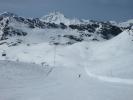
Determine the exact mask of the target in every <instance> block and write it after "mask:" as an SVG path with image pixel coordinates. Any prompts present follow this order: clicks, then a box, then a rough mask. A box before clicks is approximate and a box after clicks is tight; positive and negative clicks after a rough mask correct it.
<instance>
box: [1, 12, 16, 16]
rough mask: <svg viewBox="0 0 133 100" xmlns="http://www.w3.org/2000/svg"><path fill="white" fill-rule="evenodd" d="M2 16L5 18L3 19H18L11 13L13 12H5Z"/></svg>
mask: <svg viewBox="0 0 133 100" xmlns="http://www.w3.org/2000/svg"><path fill="white" fill-rule="evenodd" d="M0 16H3V17H17V15H16V14H14V13H11V12H4V13H2V14H0Z"/></svg>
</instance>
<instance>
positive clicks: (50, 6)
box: [0, 0, 133, 21]
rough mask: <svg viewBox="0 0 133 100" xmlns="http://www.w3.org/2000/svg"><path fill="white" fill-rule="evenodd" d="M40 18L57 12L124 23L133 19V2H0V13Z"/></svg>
mask: <svg viewBox="0 0 133 100" xmlns="http://www.w3.org/2000/svg"><path fill="white" fill-rule="evenodd" d="M4 11H8V12H13V13H16V14H18V15H20V16H25V17H41V16H43V15H45V14H48V13H49V12H53V11H59V12H61V13H63V14H64V15H65V16H67V17H70V18H73V17H77V18H80V19H82V18H84V19H93V20H94V19H95V20H103V21H107V20H115V21H126V20H128V19H133V0H0V13H2V12H4Z"/></svg>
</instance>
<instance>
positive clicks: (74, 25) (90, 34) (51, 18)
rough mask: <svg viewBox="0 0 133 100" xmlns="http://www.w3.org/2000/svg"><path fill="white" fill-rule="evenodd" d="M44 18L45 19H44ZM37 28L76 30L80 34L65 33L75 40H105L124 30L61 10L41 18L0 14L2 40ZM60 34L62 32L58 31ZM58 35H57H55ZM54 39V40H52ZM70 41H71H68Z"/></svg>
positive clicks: (23, 34) (22, 34) (65, 36)
mask: <svg viewBox="0 0 133 100" xmlns="http://www.w3.org/2000/svg"><path fill="white" fill-rule="evenodd" d="M42 19H43V20H42ZM36 29H41V30H42V29H44V33H45V29H49V30H50V29H52V30H53V29H55V30H57V29H60V30H62V31H66V30H67V31H68V30H69V31H68V33H73V31H75V32H76V33H78V36H75V35H74V34H69V35H68V34H64V35H63V36H62V37H63V38H68V39H70V40H74V41H82V40H86V39H87V40H97V41H99V40H104V39H110V38H112V37H114V36H116V35H118V34H119V33H121V32H122V29H121V28H120V27H118V26H115V25H113V24H111V23H109V22H98V21H91V20H90V21H88V20H82V21H81V20H77V19H72V20H71V19H67V18H65V17H64V15H63V14H61V13H59V12H55V13H50V15H46V16H45V17H43V18H41V19H39V18H23V17H20V16H17V15H16V14H12V13H9V12H5V13H3V14H1V15H0V35H1V37H0V38H1V40H6V39H8V38H10V37H11V36H25V35H27V34H30V33H29V31H27V30H30V31H31V30H34V31H35V30H36ZM57 34H58V35H60V34H61V33H59V32H58V33H57ZM55 37H57V35H56V36H55ZM50 41H52V40H50ZM68 42H69V41H68Z"/></svg>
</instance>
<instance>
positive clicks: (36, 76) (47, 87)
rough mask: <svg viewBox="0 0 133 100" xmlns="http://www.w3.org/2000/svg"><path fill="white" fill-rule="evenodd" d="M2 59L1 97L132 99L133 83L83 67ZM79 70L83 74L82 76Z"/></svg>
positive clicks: (10, 99) (16, 99)
mask: <svg viewBox="0 0 133 100" xmlns="http://www.w3.org/2000/svg"><path fill="white" fill-rule="evenodd" d="M49 70H50V69H48V68H47V67H46V68H45V67H43V68H42V66H38V65H35V64H26V63H20V62H11V61H0V100H118V99H120V100H132V98H133V87H132V85H127V84H121V83H119V84H114V83H108V82H107V83H106V82H104V81H99V80H96V79H94V78H91V77H88V75H87V73H86V72H85V70H84V69H83V68H82V67H78V66H77V67H73V68H72V67H71V68H68V67H62V66H61V67H55V68H53V69H52V71H51V72H50V73H49V74H47V73H48V72H49ZM79 74H80V75H81V76H80V77H79Z"/></svg>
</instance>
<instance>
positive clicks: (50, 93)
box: [0, 29, 133, 100]
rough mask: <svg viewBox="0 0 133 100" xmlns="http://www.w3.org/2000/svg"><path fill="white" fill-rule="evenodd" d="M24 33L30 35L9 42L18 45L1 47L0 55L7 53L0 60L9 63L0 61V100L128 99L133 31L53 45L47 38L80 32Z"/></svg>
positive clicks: (132, 84)
mask: <svg viewBox="0 0 133 100" xmlns="http://www.w3.org/2000/svg"><path fill="white" fill-rule="evenodd" d="M25 31H28V33H29V34H28V36H26V37H13V38H11V39H9V40H7V42H11V41H16V40H17V39H21V40H23V42H22V43H21V44H19V45H18V46H12V47H8V45H7V44H3V45H0V54H2V52H3V51H4V50H5V52H6V54H7V56H6V57H3V56H0V60H8V61H0V100H44V99H45V100H105V99H106V100H118V99H119V100H132V98H133V67H132V66H133V61H132V59H133V53H132V51H133V32H132V31H124V32H122V33H121V34H119V35H118V36H116V37H114V38H112V39H111V40H108V41H102V42H100V41H99V42H94V41H93V42H87V41H84V42H78V43H75V44H73V45H57V46H55V45H51V44H50V43H49V42H48V41H49V39H50V37H51V36H53V35H54V36H55V34H57V35H58V34H59V33H60V35H61V34H74V35H78V34H79V33H77V32H76V31H70V30H69V29H68V30H59V29H58V30H55V29H47V30H45V31H44V30H41V29H36V30H27V29H26V30H25ZM69 32H72V33H69ZM55 41H58V42H66V41H68V40H64V39H61V38H57V40H55ZM27 44H29V45H27ZM11 61H15V62H11ZM36 64H37V65H36ZM43 64H44V65H45V64H46V65H47V66H42V65H43ZM79 75H80V77H79Z"/></svg>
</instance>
